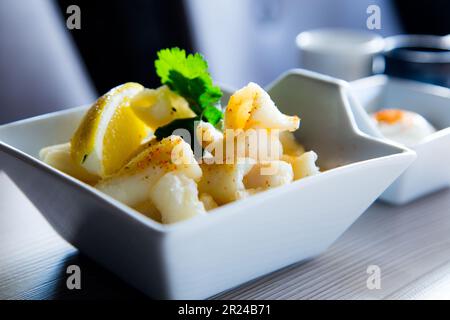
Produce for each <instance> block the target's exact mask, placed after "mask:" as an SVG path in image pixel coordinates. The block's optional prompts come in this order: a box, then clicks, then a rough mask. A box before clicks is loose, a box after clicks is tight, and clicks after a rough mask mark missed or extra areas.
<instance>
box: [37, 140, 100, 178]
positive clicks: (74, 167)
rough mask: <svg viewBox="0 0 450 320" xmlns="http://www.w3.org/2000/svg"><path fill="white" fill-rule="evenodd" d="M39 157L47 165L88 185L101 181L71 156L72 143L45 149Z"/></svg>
mask: <svg viewBox="0 0 450 320" xmlns="http://www.w3.org/2000/svg"><path fill="white" fill-rule="evenodd" d="M39 157H40V158H41V160H42V161H44V162H45V163H46V164H48V165H50V166H52V167H53V168H55V169H58V170H61V171H62V172H64V173H67V174H68V175H70V176H72V177H74V178H76V179H78V180H81V181H83V182H85V183H88V184H95V183H97V182H98V180H100V177H98V176H96V175H93V174H91V173H89V172H88V171H87V170H86V169H84V168H83V167H82V166H81V165H79V164H78V163H76V162H75V161H74V160H73V158H72V156H71V147H70V142H69V143H64V144H58V145H55V146H50V147H46V148H43V149H42V150H41V151H40V152H39Z"/></svg>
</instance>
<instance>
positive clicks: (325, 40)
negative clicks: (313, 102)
mask: <svg viewBox="0 0 450 320" xmlns="http://www.w3.org/2000/svg"><path fill="white" fill-rule="evenodd" d="M296 42H297V47H298V49H299V50H300V53H301V65H302V67H303V68H305V69H309V70H313V71H316V72H320V73H323V74H327V75H330V76H333V77H336V78H339V79H344V80H347V81H352V80H357V79H360V78H364V77H368V76H370V75H372V73H373V62H374V57H375V56H376V55H377V54H379V53H381V51H382V50H383V48H384V40H383V38H382V37H381V36H379V35H378V34H376V33H374V32H369V31H362V30H351V29H338V28H335V29H333V28H330V29H316V30H311V31H305V32H302V33H300V34H299V35H298V36H297V41H296Z"/></svg>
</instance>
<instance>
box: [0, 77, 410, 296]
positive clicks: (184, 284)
mask: <svg viewBox="0 0 450 320" xmlns="http://www.w3.org/2000/svg"><path fill="white" fill-rule="evenodd" d="M270 93H271V94H272V97H273V98H274V100H275V101H276V102H277V103H278V105H279V107H280V109H281V110H282V111H283V112H286V113H288V114H297V115H300V116H301V117H302V120H303V125H302V127H301V129H300V130H299V133H298V138H299V140H301V141H302V142H303V143H304V144H305V145H306V146H307V147H308V148H309V149H314V150H316V151H317V153H318V154H319V159H320V161H319V164H320V165H321V166H322V168H327V169H329V170H328V171H326V172H324V173H322V174H320V175H317V176H314V177H309V178H306V179H303V180H300V181H297V182H294V183H292V184H290V185H286V186H283V187H280V188H277V189H273V190H270V191H267V192H265V193H261V194H257V195H255V196H252V197H250V198H248V199H245V200H242V201H238V202H235V203H232V204H229V205H226V206H223V207H221V208H219V209H216V210H214V211H212V212H211V213H210V214H208V215H207V216H202V217H196V218H194V219H191V220H188V221H184V222H180V223H178V224H174V225H170V226H164V225H161V224H159V223H157V222H154V221H152V220H150V219H149V218H147V217H145V216H143V215H141V214H139V213H138V212H136V211H134V210H132V209H130V208H128V207H127V206H125V205H123V204H121V203H119V202H117V201H115V200H114V199H112V198H110V197H109V196H107V195H105V194H102V193H101V192H99V191H97V190H96V189H94V188H92V187H90V186H89V185H86V184H84V183H82V182H80V181H78V180H76V179H74V178H72V177H70V176H68V175H66V174H64V173H61V172H59V171H57V170H55V169H53V168H51V167H49V166H47V165H46V164H44V163H43V162H41V161H39V159H38V156H37V155H38V152H39V150H40V148H42V147H44V146H47V145H51V144H55V143H62V142H65V141H68V140H69V139H70V137H71V135H72V133H73V132H74V130H75V128H76V127H77V125H78V123H79V121H80V119H81V117H82V115H83V112H84V111H85V110H86V108H84V107H82V108H76V109H73V110H68V111H63V112H58V113H54V114H49V115H44V116H41V117H38V118H33V119H29V120H25V121H21V122H18V123H13V124H9V125H6V126H2V127H0V140H1V142H0V157H1V159H0V160H1V161H2V165H3V167H4V169H5V170H6V172H7V173H8V175H9V176H10V177H11V178H12V179H13V180H14V181H15V182H16V184H17V185H18V186H19V187H20V188H21V189H22V190H23V191H24V192H25V194H27V196H28V197H29V198H30V200H31V201H32V202H33V203H34V204H35V205H36V207H37V208H38V209H39V210H40V211H41V212H42V214H43V215H44V216H45V217H46V218H47V220H48V221H49V222H50V223H51V225H52V226H53V228H55V230H56V231H57V232H59V234H60V235H61V236H63V237H64V238H65V239H66V240H67V241H69V242H70V243H72V244H73V245H74V246H75V247H77V248H79V249H80V250H81V251H82V252H83V253H85V254H86V255H88V256H89V257H91V258H92V259H94V260H95V261H97V262H98V263H100V264H101V265H103V266H104V267H106V268H108V269H110V270H112V271H113V272H115V273H116V274H117V275H119V276H120V277H121V278H122V279H124V280H125V281H127V282H128V283H130V284H131V285H133V286H135V287H136V288H138V289H140V290H142V291H143V292H145V293H146V294H148V295H150V296H152V297H155V298H164V299H197V298H206V297H209V296H212V295H214V294H217V293H219V292H221V291H223V290H226V289H229V288H232V287H234V286H236V285H239V284H241V283H243V282H246V281H249V280H251V279H254V278H256V277H258V276H262V275H264V274H266V273H269V272H271V271H274V270H277V269H279V268H282V267H284V266H287V265H289V264H292V263H294V262H298V261H301V260H304V259H308V258H311V257H314V256H317V255H318V254H320V253H322V252H323V251H324V250H326V249H327V248H328V247H329V246H330V245H331V244H332V243H333V242H334V241H335V240H336V239H337V238H338V237H339V236H340V235H341V234H342V233H343V232H344V231H345V230H346V229H347V228H348V227H349V226H350V225H351V224H352V223H353V222H354V221H355V220H356V219H357V218H358V217H359V216H360V215H361V213H363V212H364V211H365V210H366V208H367V207H368V206H369V205H370V204H371V203H372V202H373V201H374V200H375V199H376V198H377V197H378V196H379V195H380V194H381V193H382V192H383V191H384V190H385V189H386V188H387V187H388V186H389V185H390V184H391V182H392V181H393V180H394V179H395V178H396V177H397V176H399V175H400V174H401V173H402V172H403V171H404V170H405V169H406V167H407V166H408V165H409V164H410V163H411V162H412V161H413V160H414V158H415V154H414V153H413V152H412V151H409V150H408V149H405V148H402V147H398V146H394V145H390V144H388V143H385V142H383V141H380V140H377V139H374V138H371V137H369V136H367V135H365V134H363V133H361V132H360V131H359V129H357V127H356V125H355V122H354V119H353V117H352V115H351V112H350V107H349V106H348V101H347V100H346V98H345V97H346V94H345V92H344V89H343V85H342V82H340V81H335V80H332V79H331V78H328V77H324V76H321V75H319V74H315V73H312V72H307V71H301V70H293V71H291V72H289V73H287V74H285V75H284V76H282V77H281V78H280V79H279V80H277V81H276V82H275V83H274V84H273V85H272V86H271V89H270ZM25 180H28V182H27V183H24V181H25ZM30 181H31V183H30Z"/></svg>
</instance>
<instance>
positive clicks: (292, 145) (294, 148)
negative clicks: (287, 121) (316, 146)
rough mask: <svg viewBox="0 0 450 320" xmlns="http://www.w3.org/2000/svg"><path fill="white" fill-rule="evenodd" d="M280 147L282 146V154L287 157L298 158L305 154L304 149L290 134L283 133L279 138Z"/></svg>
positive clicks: (287, 132)
mask: <svg viewBox="0 0 450 320" xmlns="http://www.w3.org/2000/svg"><path fill="white" fill-rule="evenodd" d="M279 139H280V142H281V145H282V146H283V153H284V154H286V155H289V156H295V157H299V156H301V155H302V154H304V153H305V148H304V147H303V146H302V145H301V144H300V143H299V142H298V141H297V139H295V136H294V134H293V133H292V132H289V131H283V132H280V136H279Z"/></svg>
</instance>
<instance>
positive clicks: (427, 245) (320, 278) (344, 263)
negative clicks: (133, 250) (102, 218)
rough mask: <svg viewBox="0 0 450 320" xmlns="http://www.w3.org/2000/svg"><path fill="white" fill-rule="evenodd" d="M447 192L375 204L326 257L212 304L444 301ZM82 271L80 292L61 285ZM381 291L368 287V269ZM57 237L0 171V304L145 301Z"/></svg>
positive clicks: (449, 262)
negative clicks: (71, 272)
mask: <svg viewBox="0 0 450 320" xmlns="http://www.w3.org/2000/svg"><path fill="white" fill-rule="evenodd" d="M449 205H450V190H444V191H441V192H438V193H436V194H434V195H431V196H429V197H427V198H424V199H422V200H419V201H416V202H414V203H412V204H410V205H407V206H404V207H390V206H387V205H384V204H381V203H375V204H374V205H373V206H372V207H371V208H370V209H369V210H368V211H367V212H366V213H365V214H364V215H363V216H362V217H361V218H360V219H359V220H358V221H357V222H356V223H355V224H354V225H353V226H352V227H351V228H350V229H349V230H348V231H347V232H346V233H345V234H344V235H343V236H342V237H341V238H340V239H339V240H338V241H337V242H336V243H335V244H334V245H333V246H332V247H331V248H330V249H329V250H328V251H327V252H326V253H324V254H323V255H321V256H319V257H318V258H316V259H314V260H311V261H308V262H304V263H299V264H296V265H292V266H290V267H287V268H285V269H282V270H279V271H277V272H274V273H272V274H270V275H267V276H265V277H262V278H259V279H256V280H254V281H251V282H249V283H247V284H244V285H242V286H240V287H238V288H235V289H233V290H230V291H228V292H225V293H222V294H219V295H217V296H215V297H213V298H218V299H450V206H449ZM73 264H75V265H78V266H80V268H81V275H82V289H81V290H79V291H78V290H75V291H70V290H68V289H67V287H66V280H67V276H68V275H67V274H66V268H67V266H69V265H73ZM370 265H376V266H378V267H379V268H380V271H381V288H380V289H374V290H369V289H368V288H367V284H366V282H367V278H368V277H369V274H368V273H367V268H368V266H370ZM144 298H145V296H143V295H142V294H141V293H140V292H138V291H137V290H135V289H133V288H131V287H130V286H128V285H127V284H126V283H124V282H123V281H121V280H120V279H118V278H117V277H116V276H114V275H113V274H111V273H110V272H109V271H107V270H105V269H104V268H102V267H100V266H98V265H97V264H96V263H94V262H93V261H91V260H89V259H88V258H86V257H84V256H83V255H81V254H80V253H79V252H78V251H77V250H76V249H75V248H73V247H72V246H70V245H69V244H68V243H67V242H65V241H64V240H63V239H61V238H60V237H59V236H58V235H57V234H56V233H55V232H54V231H53V230H52V229H51V227H50V226H49V225H48V224H47V222H46V221H45V220H44V218H42V216H41V215H40V213H39V212H38V211H37V210H36V208H34V207H33V205H32V204H31V203H30V202H29V201H28V200H27V198H26V197H25V196H24V195H23V194H22V193H21V192H20V190H19V189H18V188H17V187H16V186H15V185H14V184H13V183H12V182H11V180H9V178H8V177H7V176H6V175H5V174H4V173H2V172H0V299H144Z"/></svg>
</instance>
